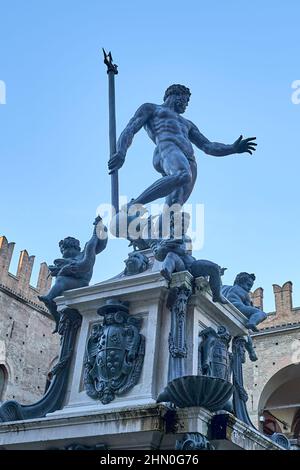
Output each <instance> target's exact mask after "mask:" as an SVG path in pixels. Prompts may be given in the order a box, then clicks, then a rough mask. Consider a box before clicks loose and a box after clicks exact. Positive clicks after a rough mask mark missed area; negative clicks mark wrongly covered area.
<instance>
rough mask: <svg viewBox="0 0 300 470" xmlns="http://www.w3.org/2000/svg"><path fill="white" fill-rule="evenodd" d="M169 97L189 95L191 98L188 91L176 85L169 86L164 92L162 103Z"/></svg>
mask: <svg viewBox="0 0 300 470" xmlns="http://www.w3.org/2000/svg"><path fill="white" fill-rule="evenodd" d="M171 95H189V96H191V92H190V89H189V88H187V87H186V86H184V85H179V84H178V83H176V84H174V85H171V86H169V87H168V88H167V89H166V91H165V96H164V101H166V99H167V98H168V97H169V96H171Z"/></svg>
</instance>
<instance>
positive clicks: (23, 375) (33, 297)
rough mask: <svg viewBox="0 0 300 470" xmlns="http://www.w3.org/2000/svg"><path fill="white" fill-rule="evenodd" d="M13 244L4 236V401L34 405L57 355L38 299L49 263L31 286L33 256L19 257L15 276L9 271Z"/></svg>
mask: <svg viewBox="0 0 300 470" xmlns="http://www.w3.org/2000/svg"><path fill="white" fill-rule="evenodd" d="M13 251H14V243H8V241H7V239H6V238H5V237H4V236H2V237H0V402H1V401H4V400H9V399H15V400H17V401H19V402H20V403H23V404H29V403H34V402H35V401H37V400H38V399H39V398H40V397H41V396H42V395H43V393H44V390H45V384H46V378H47V374H48V372H49V371H50V369H51V367H52V365H53V364H54V363H55V360H56V357H57V354H58V351H59V338H58V335H52V334H51V332H52V330H53V327H54V322H53V321H52V319H51V317H50V315H49V313H48V312H47V310H46V309H45V307H44V305H43V304H41V303H40V302H39V300H38V298H37V295H38V294H40V293H44V292H46V291H47V290H48V289H49V287H50V285H51V279H50V278H49V277H48V268H47V265H46V263H42V264H41V267H40V272H39V277H38V282H37V286H36V287H33V286H31V285H30V278H31V273H32V268H33V263H34V256H29V255H28V253H27V251H26V250H24V251H22V252H21V253H20V258H19V263H18V269H17V274H16V275H13V274H11V273H10V272H9V266H10V263H11V259H12V255H13Z"/></svg>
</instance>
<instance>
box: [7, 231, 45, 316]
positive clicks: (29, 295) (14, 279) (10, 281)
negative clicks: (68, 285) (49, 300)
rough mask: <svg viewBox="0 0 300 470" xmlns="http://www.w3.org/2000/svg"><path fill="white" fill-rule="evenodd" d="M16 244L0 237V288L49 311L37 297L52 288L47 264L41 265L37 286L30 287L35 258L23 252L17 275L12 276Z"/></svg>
mask: <svg viewBox="0 0 300 470" xmlns="http://www.w3.org/2000/svg"><path fill="white" fill-rule="evenodd" d="M14 248H15V243H13V242H11V243H9V242H8V241H7V238H6V237H4V236H1V237H0V287H2V288H6V289H7V290H9V291H11V292H12V293H14V294H15V295H18V296H19V297H21V298H22V299H24V300H26V301H28V302H29V303H32V304H34V305H35V306H36V307H38V308H40V309H42V310H43V311H45V312H46V311H47V310H46V309H45V307H44V304H42V303H41V302H40V301H39V300H38V298H37V296H38V294H43V293H45V292H47V291H48V290H49V289H50V287H51V277H50V276H49V270H48V267H47V264H46V263H41V265H40V271H39V276H38V282H37V286H36V287H33V286H31V285H30V279H31V273H32V269H33V264H34V259H35V257H34V256H29V254H28V252H27V251H26V250H23V251H21V253H20V256H19V263H18V269H17V274H16V275H14V274H11V273H10V272H9V267H10V263H11V259H12V256H13V253H14Z"/></svg>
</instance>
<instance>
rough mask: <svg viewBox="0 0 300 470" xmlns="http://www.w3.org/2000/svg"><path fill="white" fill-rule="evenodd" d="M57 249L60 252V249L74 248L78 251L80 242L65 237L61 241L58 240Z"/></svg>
mask: <svg viewBox="0 0 300 470" xmlns="http://www.w3.org/2000/svg"><path fill="white" fill-rule="evenodd" d="M59 248H60V250H61V249H62V248H75V250H77V251H80V250H81V248H80V241H79V240H77V238H74V237H66V238H64V239H63V240H60V242H59Z"/></svg>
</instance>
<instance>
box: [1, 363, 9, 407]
mask: <svg viewBox="0 0 300 470" xmlns="http://www.w3.org/2000/svg"><path fill="white" fill-rule="evenodd" d="M8 377H9V373H8V370H7V368H6V367H5V365H4V364H0V402H1V401H2V400H3V398H4V395H5V392H6V387H7V383H8Z"/></svg>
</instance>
